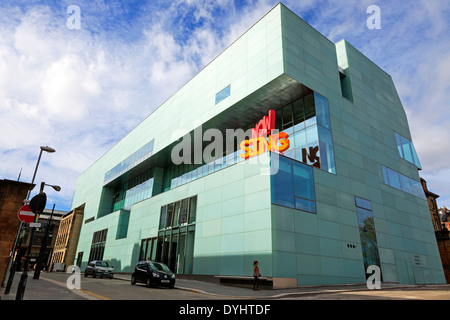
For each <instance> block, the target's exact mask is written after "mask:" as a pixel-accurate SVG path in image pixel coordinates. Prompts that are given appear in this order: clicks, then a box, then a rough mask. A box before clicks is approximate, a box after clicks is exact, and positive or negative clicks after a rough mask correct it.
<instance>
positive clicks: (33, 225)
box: [28, 222, 42, 228]
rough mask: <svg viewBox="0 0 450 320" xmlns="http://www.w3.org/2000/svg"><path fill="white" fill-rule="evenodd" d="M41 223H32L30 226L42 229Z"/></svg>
mask: <svg viewBox="0 0 450 320" xmlns="http://www.w3.org/2000/svg"><path fill="white" fill-rule="evenodd" d="M41 225H42V224H41V223H40V222H32V223H30V224H29V225H28V226H29V227H30V228H40V227H41Z"/></svg>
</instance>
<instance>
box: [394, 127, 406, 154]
mask: <svg viewBox="0 0 450 320" xmlns="http://www.w3.org/2000/svg"><path fill="white" fill-rule="evenodd" d="M395 140H396V141H397V149H398V153H399V154H400V157H401V158H403V159H405V155H404V154H403V148H402V136H401V135H399V134H398V133H397V132H396V133H395Z"/></svg>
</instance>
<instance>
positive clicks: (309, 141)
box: [306, 125, 319, 148]
mask: <svg viewBox="0 0 450 320" xmlns="http://www.w3.org/2000/svg"><path fill="white" fill-rule="evenodd" d="M306 145H307V146H308V148H309V147H317V146H318V145H319V136H318V133H317V125H314V126H311V127H308V128H306Z"/></svg>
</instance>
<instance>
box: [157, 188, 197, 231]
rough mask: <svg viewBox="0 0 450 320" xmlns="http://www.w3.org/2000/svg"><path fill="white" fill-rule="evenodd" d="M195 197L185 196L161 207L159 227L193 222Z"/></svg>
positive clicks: (170, 226)
mask: <svg viewBox="0 0 450 320" xmlns="http://www.w3.org/2000/svg"><path fill="white" fill-rule="evenodd" d="M196 211H197V197H196V196H195V197H191V198H186V199H183V200H181V201H177V202H173V203H170V204H167V205H165V206H162V207H161V216H160V220H159V229H160V230H162V229H166V228H175V227H179V226H183V225H186V224H188V223H189V224H192V223H194V222H195V216H196Z"/></svg>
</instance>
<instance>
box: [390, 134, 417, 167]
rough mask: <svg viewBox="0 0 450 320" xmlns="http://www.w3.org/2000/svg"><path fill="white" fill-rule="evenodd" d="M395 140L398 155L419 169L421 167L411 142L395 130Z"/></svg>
mask: <svg viewBox="0 0 450 320" xmlns="http://www.w3.org/2000/svg"><path fill="white" fill-rule="evenodd" d="M395 140H396V141H397V149H398V153H399V155H400V157H401V158H402V159H405V160H406V161H408V162H410V163H412V164H413V165H415V166H416V167H417V168H419V169H421V168H422V167H421V165H420V161H419V158H418V157H417V153H416V149H415V148H414V145H413V143H412V142H411V141H409V140H408V139H406V138H405V137H403V136H401V135H399V134H398V133H397V132H396V133H395Z"/></svg>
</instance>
